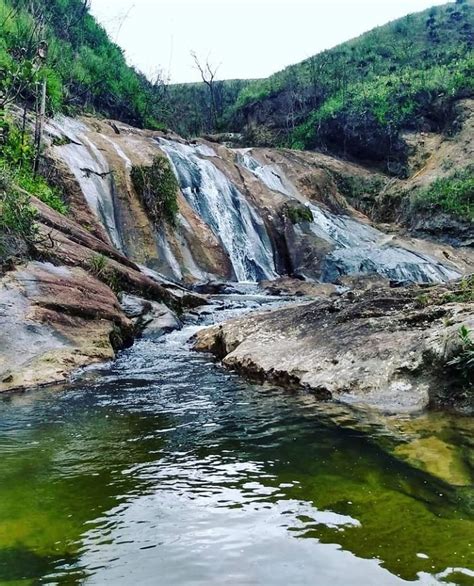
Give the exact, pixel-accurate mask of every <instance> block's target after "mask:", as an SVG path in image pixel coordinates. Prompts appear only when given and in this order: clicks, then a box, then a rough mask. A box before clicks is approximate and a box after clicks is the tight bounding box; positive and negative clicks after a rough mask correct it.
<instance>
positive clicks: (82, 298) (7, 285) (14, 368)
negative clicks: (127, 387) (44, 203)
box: [0, 262, 133, 391]
mask: <svg viewBox="0 0 474 586" xmlns="http://www.w3.org/2000/svg"><path fill="white" fill-rule="evenodd" d="M0 321H1V323H2V327H1V329H0V391H8V390H12V389H20V388H30V387H33V386H36V385H38V384H46V383H53V382H59V381H64V380H65V379H66V378H67V376H68V375H69V374H70V373H71V372H72V371H73V370H74V369H76V368H78V367H80V366H84V365H87V364H91V363H94V362H103V361H106V360H110V359H112V358H114V356H115V351H116V350H118V349H119V348H121V347H123V346H125V345H127V344H130V343H131V342H132V340H133V328H132V323H131V321H130V320H129V319H128V318H127V317H126V316H125V314H124V313H123V312H122V310H121V308H120V305H119V303H118V301H117V299H116V297H115V295H114V294H113V293H112V291H111V290H110V288H109V287H107V286H106V285H104V284H103V283H101V282H100V281H98V280H97V279H95V278H93V277H92V276H91V275H89V274H88V273H86V272H85V271H84V270H83V269H80V268H68V267H56V266H54V265H52V264H49V263H39V262H30V263H29V264H28V265H26V266H23V267H19V268H18V269H17V270H15V271H12V272H9V273H8V274H7V275H6V276H5V277H4V278H3V279H2V280H1V281H0Z"/></svg>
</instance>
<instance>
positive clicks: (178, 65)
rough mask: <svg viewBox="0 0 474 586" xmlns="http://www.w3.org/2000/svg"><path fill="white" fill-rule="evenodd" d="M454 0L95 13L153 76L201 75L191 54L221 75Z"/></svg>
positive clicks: (178, 3) (116, 1)
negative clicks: (164, 74)
mask: <svg viewBox="0 0 474 586" xmlns="http://www.w3.org/2000/svg"><path fill="white" fill-rule="evenodd" d="M445 1H446V0H441V1H438V0H395V1H392V0H92V13H93V14H94V15H95V16H96V17H97V18H98V20H99V21H100V22H101V23H102V24H103V25H104V26H105V28H106V29H107V31H108V32H109V33H110V35H111V37H112V39H113V40H114V41H115V42H116V43H118V44H119V45H120V46H121V47H122V48H123V49H124V50H125V53H126V56H127V59H128V61H129V63H131V64H132V65H135V66H136V67H138V68H139V69H140V70H141V71H143V72H144V73H145V74H147V75H151V74H153V73H154V72H155V71H156V70H157V69H162V70H164V71H166V72H169V73H170V77H171V81H172V82H184V81H198V80H199V73H198V72H197V71H196V69H195V68H194V67H193V61H192V58H191V55H190V52H191V51H195V52H196V53H197V54H198V55H199V56H200V58H201V59H203V60H205V59H206V58H207V57H208V56H209V59H210V62H212V63H213V64H215V65H219V64H220V67H219V72H218V77H219V78H220V79H232V78H256V77H266V76H268V75H270V74H271V73H274V72H275V71H278V70H280V69H282V68H283V67H285V66H286V65H290V64H292V63H297V62H298V61H301V60H303V59H305V58H306V57H309V56H311V55H314V54H315V53H318V52H319V51H321V50H323V49H327V48H329V47H333V46H335V45H337V44H339V43H341V42H343V41H346V40H348V39H351V38H353V37H356V36H358V35H360V34H361V33H363V32H365V31H367V30H370V29H371V28H373V27H375V26H378V25H381V24H385V23H386V22H388V21H390V20H394V19H396V18H399V17H401V16H404V15H406V14H408V13H410V12H416V11H419V10H424V9H425V8H428V7H430V6H433V5H435V4H444V3H445Z"/></svg>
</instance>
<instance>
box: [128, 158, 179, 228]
mask: <svg viewBox="0 0 474 586" xmlns="http://www.w3.org/2000/svg"><path fill="white" fill-rule="evenodd" d="M131 177H132V181H133V185H134V187H135V190H136V192H137V194H138V195H139V197H140V199H141V200H142V202H143V205H144V206H145V209H146V211H147V212H148V214H149V215H150V217H151V219H152V220H153V222H154V223H155V224H160V223H161V222H162V221H163V220H166V221H167V222H169V223H170V224H171V225H172V226H175V225H176V216H177V214H178V211H179V208H178V200H177V195H178V189H179V186H178V182H177V181H176V177H175V176H174V173H173V170H172V169H171V166H170V164H169V161H168V159H166V158H165V157H163V156H160V155H158V156H156V157H155V158H154V159H153V163H152V164H151V166H149V167H145V166H134V167H132V172H131Z"/></svg>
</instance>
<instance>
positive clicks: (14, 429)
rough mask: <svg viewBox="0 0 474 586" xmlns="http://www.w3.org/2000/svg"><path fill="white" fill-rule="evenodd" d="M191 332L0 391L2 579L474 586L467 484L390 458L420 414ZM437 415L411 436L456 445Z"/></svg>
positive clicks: (455, 434)
mask: <svg viewBox="0 0 474 586" xmlns="http://www.w3.org/2000/svg"><path fill="white" fill-rule="evenodd" d="M190 333H192V329H189V330H187V331H184V332H178V333H176V334H172V335H171V336H169V337H168V338H166V339H164V340H161V341H158V342H152V341H141V342H139V343H138V344H136V346H135V347H134V348H132V349H130V350H128V351H127V352H125V353H123V355H122V356H121V357H120V359H119V360H118V361H117V363H115V364H114V365H112V366H108V367H105V368H103V369H101V370H99V371H98V372H96V373H95V374H93V373H89V374H88V375H87V376H86V377H85V378H82V379H78V380H77V381H76V382H75V384H74V386H73V387H70V388H67V389H63V390H61V391H57V390H51V391H48V390H45V391H42V392H39V393H36V394H26V395H20V396H15V397H10V398H5V399H3V400H2V401H1V403H0V454H1V458H0V479H1V481H0V482H1V484H0V520H1V523H0V582H1V583H2V584H3V583H5V584H13V583H15V584H16V583H21V584H41V583H45V584H46V583H48V584H51V583H67V584H74V583H77V584H82V583H86V584H123V585H128V584H132V583H137V584H157V583H163V584H166V585H167V586H172V585H180V586H181V585H203V586H204V585H206V586H207V585H210V584H216V585H217V584H219V585H221V584H232V585H234V586H236V585H238V586H241V585H246V584H252V585H254V584H256V585H268V584H272V585H280V584H285V585H286V584H292V585H298V584H301V585H306V584H308V585H309V584H311V585H313V584H320V585H322V586H326V585H328V584H334V585H339V584H340V585H341V586H342V585H344V586H346V585H348V584H351V585H355V586H357V585H360V586H362V585H363V586H367V585H372V584H373V585H377V586H384V585H391V584H394V585H395V584H404V583H406V582H407V581H414V582H416V583H418V584H441V583H443V584H446V583H453V584H457V583H460V584H464V583H469V580H470V579H471V578H469V576H468V575H467V574H466V570H465V568H468V567H469V566H472V563H473V559H472V537H473V534H474V523H473V520H472V513H470V509H469V502H470V498H472V491H471V490H470V489H469V488H468V487H466V486H464V487H463V488H457V487H455V486H453V485H452V484H449V483H447V482H445V481H444V480H443V477H442V476H438V477H436V476H434V475H433V474H430V473H428V472H427V471H425V470H423V469H422V466H420V467H418V468H417V467H414V466H413V465H411V464H410V463H408V462H407V461H404V456H403V455H401V454H397V453H396V448H397V446H400V445H402V446H403V445H405V446H406V445H410V442H409V440H410V438H412V435H413V429H414V428H416V425H417V424H416V420H411V419H408V418H406V419H405V424H403V422H400V421H398V420H397V422H396V423H393V426H392V429H390V426H387V422H385V423H384V426H382V423H381V422H380V421H378V420H377V419H376V418H374V419H373V420H371V419H370V417H368V418H367V420H366V421H365V422H363V423H362V424H359V423H358V417H357V415H356V414H354V412H351V411H347V410H343V409H341V408H339V407H335V406H330V405H326V406H321V405H320V404H318V403H317V402H316V401H315V400H314V399H313V398H312V397H311V396H309V395H304V394H301V393H288V392H285V391H282V390H276V389H272V388H265V387H254V386H252V385H249V384H247V383H245V382H243V381H242V380H241V379H239V378H238V377H236V376H234V375H232V374H229V373H228V372H226V371H224V370H223V369H222V368H220V367H218V366H216V365H214V364H212V363H211V362H210V361H209V359H208V358H207V357H206V356H202V355H194V354H192V353H190V352H189V350H188V348H187V347H186V344H185V340H186V337H187V336H188V335H189V334H190ZM443 417H444V416H441V415H434V416H433V417H432V418H430V417H428V421H426V420H425V421H424V423H423V422H422V423H420V424H419V429H418V431H417V433H421V432H420V429H421V430H423V429H425V430H426V429H430V433H431V434H434V433H438V435H439V437H441V438H442V440H443V441H444V442H445V443H446V442H448V441H451V444H449V445H451V446H454V447H452V449H453V450H457V449H460V448H461V447H464V448H466V446H467V443H466V442H467V440H466V437H468V436H466V435H464V434H463V433H462V432H460V431H459V429H458V430H457V431H456V429H455V428H453V426H450V425H447V424H442V418H443ZM425 418H426V416H425ZM341 422H342V423H344V425H343V426H341V425H338V424H340V423H341ZM410 426H411V428H410ZM430 426H431V427H430ZM433 428H436V430H433ZM382 429H383V430H384V434H381V433H380V430H382ZM460 429H462V425H460ZM450 430H451V431H450ZM450 433H452V436H450V435H449V434H450ZM421 435H423V434H421ZM417 437H418V436H417ZM430 437H431V436H430ZM468 462H469V459H468V458H466V461H465V464H466V466H467V468H466V470H468V472H469V473H470V471H471V468H470V467H469V465H468ZM465 472H466V471H465ZM471 502H472V501H471ZM447 568H457V570H456V572H457V573H456V574H455V573H454V571H451V570H447ZM450 576H451V577H450ZM442 579H444V580H445V581H443V582H442Z"/></svg>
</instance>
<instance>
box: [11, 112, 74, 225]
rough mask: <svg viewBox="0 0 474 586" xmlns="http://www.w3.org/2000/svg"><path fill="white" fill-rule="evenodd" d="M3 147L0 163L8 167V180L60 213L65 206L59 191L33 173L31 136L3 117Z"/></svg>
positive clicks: (62, 212) (64, 211)
mask: <svg viewBox="0 0 474 586" xmlns="http://www.w3.org/2000/svg"><path fill="white" fill-rule="evenodd" d="M2 129H3V142H4V144H3V148H2V153H1V158H0V163H1V164H2V165H3V167H4V169H5V170H6V169H8V173H9V175H10V181H11V182H12V183H14V184H15V185H16V187H17V188H20V189H23V190H24V191H27V192H28V193H29V194H30V195H34V196H35V197H37V198H38V199H39V200H41V201H42V202H44V203H45V204H47V205H48V206H49V207H51V208H53V209H54V210H56V211H57V212H59V213H61V214H65V213H66V212H67V206H66V204H65V203H64V202H63V200H62V199H61V196H60V194H59V191H58V190H57V189H56V188H54V187H52V186H51V185H49V183H48V182H47V181H46V179H45V178H44V177H42V176H40V175H35V174H34V173H33V161H34V148H33V142H32V139H31V136H29V134H28V133H25V134H24V133H22V131H21V130H20V129H19V128H18V127H17V126H16V124H14V123H13V122H12V121H10V120H7V119H4V122H3V125H2Z"/></svg>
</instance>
